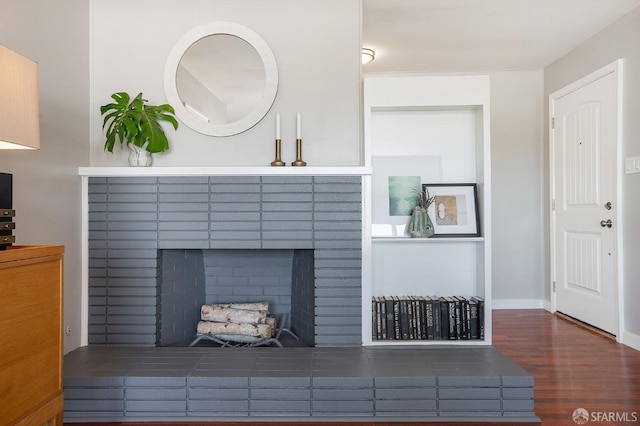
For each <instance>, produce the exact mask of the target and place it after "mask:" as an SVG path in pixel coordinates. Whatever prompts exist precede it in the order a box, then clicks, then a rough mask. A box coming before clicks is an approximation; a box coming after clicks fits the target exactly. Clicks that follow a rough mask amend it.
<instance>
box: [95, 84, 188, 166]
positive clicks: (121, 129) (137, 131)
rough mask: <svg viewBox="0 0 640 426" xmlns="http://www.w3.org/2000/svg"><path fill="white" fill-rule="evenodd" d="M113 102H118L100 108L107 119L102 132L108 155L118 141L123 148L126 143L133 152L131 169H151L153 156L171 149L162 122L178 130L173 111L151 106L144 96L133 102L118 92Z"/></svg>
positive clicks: (139, 96)
mask: <svg viewBox="0 0 640 426" xmlns="http://www.w3.org/2000/svg"><path fill="white" fill-rule="evenodd" d="M111 98H112V99H113V100H114V101H115V102H112V103H109V104H106V105H103V106H101V107H100V113H101V114H102V115H103V116H104V121H103V123H102V128H103V129H105V128H106V132H105V135H106V137H107V139H106V141H105V143H104V149H105V151H109V152H113V147H114V145H115V143H116V141H119V142H120V145H122V144H124V143H125V142H126V144H127V147H129V149H130V150H131V154H130V155H129V164H130V165H131V166H149V165H151V154H153V153H157V152H164V151H166V150H168V149H169V140H168V139H167V135H166V134H165V132H164V129H163V128H162V126H161V125H160V122H161V121H168V122H169V123H171V124H172V125H173V128H174V129H175V130H177V129H178V121H177V120H176V118H175V111H174V109H173V107H172V106H171V105H169V104H162V105H148V104H147V102H148V101H147V100H146V99H143V97H142V93H139V94H138V96H136V97H135V98H133V99H131V96H130V95H129V94H128V93H125V92H118V93H114V94H113V95H111Z"/></svg>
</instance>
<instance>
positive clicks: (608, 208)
mask: <svg viewBox="0 0 640 426" xmlns="http://www.w3.org/2000/svg"><path fill="white" fill-rule="evenodd" d="M611 207H613V206H612V205H611V201H607V204H605V205H604V208H605V209H607V210H611Z"/></svg>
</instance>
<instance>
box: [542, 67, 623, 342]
mask: <svg viewBox="0 0 640 426" xmlns="http://www.w3.org/2000/svg"><path fill="white" fill-rule="evenodd" d="M612 73H613V74H615V76H616V102H615V105H616V124H615V126H616V141H615V149H616V153H615V157H616V176H615V182H616V198H617V204H618V205H617V208H616V213H615V215H616V217H615V222H614V223H617V224H618V226H616V250H617V256H616V262H617V264H616V266H615V269H616V273H617V280H616V283H615V287H616V301H617V306H616V311H617V317H618V321H617V323H618V331H617V333H616V340H617V341H618V342H620V343H624V342H623V336H624V303H623V300H624V282H625V281H624V275H623V272H624V269H623V258H624V256H623V252H622V248H623V235H624V232H623V229H624V224H623V221H622V212H623V210H624V209H623V202H624V200H623V198H622V178H623V172H624V160H623V157H622V115H623V114H622V106H623V90H622V87H623V59H617V60H615V61H613V62H611V63H610V64H608V65H605V66H604V67H602V68H600V69H598V70H597V71H594V72H592V73H591V74H589V75H587V76H585V77H582V78H581V79H579V80H577V81H574V82H573V83H571V84H569V85H567V86H565V87H563V88H562V89H559V90H557V91H555V92H553V93H551V94H550V95H549V185H550V188H549V196H550V198H549V209H550V211H549V217H550V218H551V221H550V237H549V240H550V252H549V266H550V268H549V269H550V274H551V276H550V280H549V284H550V289H549V291H550V295H551V312H555V311H556V294H555V292H554V289H553V285H554V282H555V281H556V265H555V262H556V258H555V231H556V230H555V215H554V206H553V200H554V199H555V193H554V192H555V176H554V168H555V167H554V166H555V158H554V149H553V146H554V145H555V135H554V131H553V130H554V129H553V126H552V120H553V117H554V115H555V111H554V109H555V102H556V101H557V100H558V99H560V98H561V97H563V96H565V95H568V94H569V93H571V92H574V91H576V90H578V89H580V88H582V87H584V86H586V85H588V84H590V83H592V82H594V81H596V80H598V79H600V78H602V77H604V76H606V75H608V74H612Z"/></svg>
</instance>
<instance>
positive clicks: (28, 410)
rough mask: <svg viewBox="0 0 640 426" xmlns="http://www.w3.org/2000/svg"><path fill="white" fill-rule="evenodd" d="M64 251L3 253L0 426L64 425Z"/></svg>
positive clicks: (0, 271) (0, 255) (0, 268)
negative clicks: (0, 425)
mask: <svg viewBox="0 0 640 426" xmlns="http://www.w3.org/2000/svg"><path fill="white" fill-rule="evenodd" d="M63 254H64V247H63V246H14V247H9V248H7V250H6V251H0V424H2V425H29V426H40V425H62V406H63V394H62V379H63V377H62V313H63V310H62V288H63V287H62V285H63V276H62V273H63V270H62V269H63Z"/></svg>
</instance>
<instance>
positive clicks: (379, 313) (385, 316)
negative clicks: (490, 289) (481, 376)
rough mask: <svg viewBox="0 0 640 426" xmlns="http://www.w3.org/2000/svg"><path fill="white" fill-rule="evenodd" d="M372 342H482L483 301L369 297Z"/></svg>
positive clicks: (481, 299)
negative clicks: (370, 302) (370, 300)
mask: <svg viewBox="0 0 640 426" xmlns="http://www.w3.org/2000/svg"><path fill="white" fill-rule="evenodd" d="M372 321H373V323H372V338H373V340H483V339H484V298H482V297H479V296H474V297H471V298H469V299H466V298H464V297H462V296H444V297H436V296H383V297H373V298H372Z"/></svg>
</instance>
